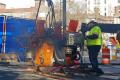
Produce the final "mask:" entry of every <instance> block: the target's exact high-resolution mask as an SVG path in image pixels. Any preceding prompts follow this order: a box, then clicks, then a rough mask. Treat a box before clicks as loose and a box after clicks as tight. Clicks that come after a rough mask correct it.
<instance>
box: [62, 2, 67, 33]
mask: <svg viewBox="0 0 120 80" xmlns="http://www.w3.org/2000/svg"><path fill="white" fill-rule="evenodd" d="M62 6H63V8H62V9H63V10H62V11H63V12H62V26H63V32H64V30H66V0H63V4H62Z"/></svg>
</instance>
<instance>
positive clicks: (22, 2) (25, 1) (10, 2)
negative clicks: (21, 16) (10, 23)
mask: <svg viewBox="0 0 120 80" xmlns="http://www.w3.org/2000/svg"><path fill="white" fill-rule="evenodd" d="M52 1H53V2H55V0H52ZM75 1H76V2H77V1H79V0H75ZM0 3H4V4H6V8H29V7H32V6H35V1H34V0H0Z"/></svg>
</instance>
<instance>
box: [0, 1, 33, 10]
mask: <svg viewBox="0 0 120 80" xmlns="http://www.w3.org/2000/svg"><path fill="white" fill-rule="evenodd" d="M0 3H4V4H6V5H7V6H6V8H28V7H32V6H35V2H34V0H0Z"/></svg>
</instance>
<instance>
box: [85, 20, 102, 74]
mask: <svg viewBox="0 0 120 80" xmlns="http://www.w3.org/2000/svg"><path fill="white" fill-rule="evenodd" d="M87 26H88V32H87V34H86V42H87V48H88V54H89V59H90V62H91V65H92V70H91V71H94V72H95V74H96V75H101V74H103V71H102V70H101V69H100V68H99V64H98V60H97V57H98V54H99V51H100V49H101V45H102V32H101V28H100V27H99V26H98V24H97V22H94V21H90V22H89V23H88V25H87Z"/></svg>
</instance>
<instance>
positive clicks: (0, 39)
mask: <svg viewBox="0 0 120 80" xmlns="http://www.w3.org/2000/svg"><path fill="white" fill-rule="evenodd" d="M3 21H4V16H0V52H1V48H2V31H3Z"/></svg>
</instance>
